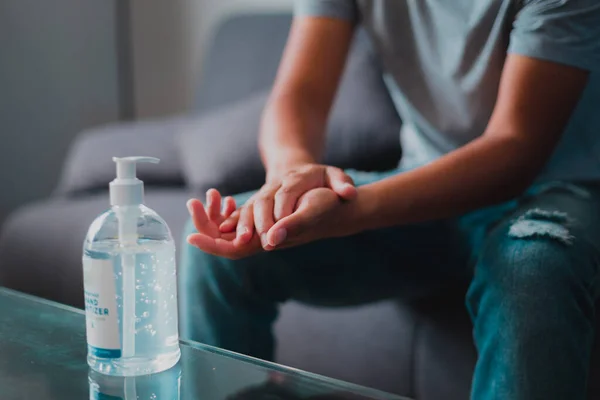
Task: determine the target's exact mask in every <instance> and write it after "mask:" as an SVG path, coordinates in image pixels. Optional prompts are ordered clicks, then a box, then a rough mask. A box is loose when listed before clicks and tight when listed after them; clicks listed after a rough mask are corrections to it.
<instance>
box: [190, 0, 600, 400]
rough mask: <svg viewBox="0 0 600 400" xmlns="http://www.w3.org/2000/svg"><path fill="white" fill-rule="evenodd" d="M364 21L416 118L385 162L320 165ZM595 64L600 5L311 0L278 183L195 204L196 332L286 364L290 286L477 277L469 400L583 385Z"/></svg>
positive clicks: (282, 103)
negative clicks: (283, 336) (281, 326)
mask: <svg viewBox="0 0 600 400" xmlns="http://www.w3.org/2000/svg"><path fill="white" fill-rule="evenodd" d="M358 24H362V25H363V26H364V27H365V28H366V30H367V32H368V33H369V34H370V36H371V39H372V41H373V43H374V45H375V48H376V50H377V52H378V54H379V56H380V58H381V60H382V62H383V64H384V66H385V69H386V71H387V75H386V78H387V79H386V83H387V86H388V89H389V91H390V94H391V97H392V99H393V100H394V102H395V104H396V106H397V109H398V111H399V113H400V115H401V117H402V120H403V122H404V126H403V128H402V132H401V141H402V147H403V154H404V155H403V159H402V161H401V164H400V166H399V167H398V169H396V170H394V171H389V172H387V173H360V174H357V173H355V172H354V171H349V172H345V171H342V170H340V169H338V168H334V167H332V166H327V165H322V164H320V163H319V159H320V156H321V154H322V151H323V146H324V131H325V125H326V121H327V116H328V112H329V109H330V107H331V104H332V100H333V98H334V94H335V92H336V88H337V85H338V81H339V78H340V75H341V73H342V70H343V68H344V63H345V60H346V55H347V53H348V48H349V46H350V43H351V39H352V36H353V32H354V30H355V28H356V26H357V25H358ZM599 67H600V3H599V2H597V0H563V1H556V0H539V1H528V0H526V1H518V2H515V1H511V0H460V1H457V2H450V3H448V2H443V1H438V2H436V1H384V0H381V1H352V0H328V1H322V0H299V1H297V4H296V13H295V18H294V20H293V24H292V27H291V32H290V36H289V39H288V43H287V46H286V49H285V52H284V56H283V59H282V61H281V65H280V68H279V72H278V75H277V79H276V82H275V85H274V88H273V91H272V93H271V97H270V101H269V102H268V105H267V107H266V109H265V111H264V115H263V120H262V127H261V132H260V149H261V154H262V159H263V162H264V165H265V167H266V171H267V176H266V183H265V185H264V186H263V187H262V188H261V189H260V190H259V191H257V192H256V193H248V194H243V195H239V196H237V197H235V199H233V198H229V197H228V198H225V199H222V198H221V195H220V194H219V193H218V192H217V191H215V190H211V191H209V192H208V193H207V198H206V204H202V203H201V202H200V201H198V200H191V201H190V202H189V203H188V207H189V209H190V213H191V215H192V220H191V222H190V225H189V229H188V234H189V236H188V239H187V240H188V242H189V244H191V245H192V246H187V247H186V248H185V250H184V252H183V255H182V268H181V270H180V290H181V293H180V297H181V302H182V309H181V314H182V336H184V337H187V338H190V339H193V340H197V341H201V342H205V343H208V344H211V345H215V346H219V347H223V348H226V349H230V350H233V351H237V352H241V353H245V354H249V355H252V356H255V357H260V358H264V359H271V358H272V357H273V347H274V338H273V334H272V325H273V322H274V321H275V319H276V318H277V310H278V306H279V305H280V304H281V303H283V302H285V301H287V300H290V299H294V300H297V301H301V302H305V303H308V304H314V305H321V306H338V305H355V304H363V303H367V302H372V301H377V300H381V299H386V298H411V297H414V296H423V295H427V294H430V293H434V292H435V291H436V290H439V289H440V288H444V287H447V286H452V285H459V284H461V283H464V282H465V281H468V282H470V288H469V290H468V293H467V307H468V310H469V313H470V315H471V317H472V320H473V323H474V340H475V344H476V346H477V350H478V354H479V358H478V362H477V365H476V368H475V373H474V379H473V383H472V398H473V399H510V400H525V399H527V400H530V399H545V400H551V399H560V400H564V399H571V400H573V399H583V398H585V393H586V380H587V375H588V364H589V361H590V354H591V348H592V343H593V339H594V324H595V320H594V315H595V301H596V300H597V299H598V297H599V294H600V279H599V275H598V271H599V267H600V265H599V262H598V260H599V259H600V187H599V185H598V183H597V182H598V180H599V178H600V135H599V134H600V112H599V109H598V107H600V85H599V81H598V80H597V79H596V78H595V75H594V72H595V71H594V70H595V69H597V68H599ZM373 134H374V135H375V134H376V132H374V133H373Z"/></svg>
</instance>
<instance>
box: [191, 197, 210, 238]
mask: <svg viewBox="0 0 600 400" xmlns="http://www.w3.org/2000/svg"><path fill="white" fill-rule="evenodd" d="M187 208H188V210H189V212H190V215H191V216H192V222H193V223H194V227H195V228H196V230H197V231H198V232H199V233H206V234H212V233H213V232H212V229H211V223H210V221H209V220H208V215H207V214H206V210H205V209H204V206H203V205H202V202H201V201H200V200H198V199H190V200H188V202H187Z"/></svg>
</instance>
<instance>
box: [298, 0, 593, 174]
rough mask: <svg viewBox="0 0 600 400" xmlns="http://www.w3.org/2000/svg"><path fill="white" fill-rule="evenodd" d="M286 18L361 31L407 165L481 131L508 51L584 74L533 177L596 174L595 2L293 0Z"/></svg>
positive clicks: (436, 154)
mask: <svg viewBox="0 0 600 400" xmlns="http://www.w3.org/2000/svg"><path fill="white" fill-rule="evenodd" d="M295 15H296V16H326V17H333V18H342V19H346V20H349V21H352V22H355V23H360V24H361V25H362V26H363V27H364V28H365V29H366V30H367V32H368V33H369V35H370V37H371V39H372V41H373V43H374V45H375V47H376V49H377V51H378V54H379V55H380V57H381V60H382V62H383V65H384V68H385V70H386V76H385V79H386V84H387V86H388V88H389V90H390V94H391V96H392V99H393V100H394V103H395V105H396V108H397V109H398V112H399V113H400V116H401V117H402V120H403V122H404V126H403V129H402V132H401V143H402V148H403V154H404V156H403V160H402V164H403V165H404V166H405V167H407V168H412V167H416V166H418V165H422V164H425V163H428V162H430V161H432V160H435V159H436V158H437V157H439V156H441V155H443V154H445V153H448V152H449V151H452V150H454V149H456V148H458V147H460V146H462V145H464V144H466V143H468V142H469V141H471V140H473V139H474V138H476V137H478V136H480V135H481V134H482V133H483V132H484V130H485V128H486V125H487V123H488V120H489V118H490V116H491V114H492V111H493V107H494V104H495V102H496V96H497V92H498V85H499V82H500V75H501V72H502V68H503V65H504V61H505V58H506V55H507V54H508V53H515V54H521V55H525V56H529V57H533V58H538V59H543V60H549V61H553V62H557V63H562V64H566V65H571V66H575V67H578V68H582V69H585V70H588V71H590V72H591V73H590V80H589V82H588V85H587V87H586V89H585V91H584V93H583V95H582V98H581V100H580V102H579V104H578V105H577V108H576V109H575V111H574V113H573V115H572V117H571V120H570V121H569V124H568V126H567V128H566V130H565V132H564V133H563V136H562V139H561V141H560V143H559V144H558V147H557V149H556V151H555V153H554V155H553V156H552V158H551V160H550V161H549V162H548V164H547V166H546V168H545V170H544V172H543V173H542V176H540V179H544V180H546V179H573V180H576V179H600V76H598V72H600V0H454V1H446V0H418V1H410V0H376V1H373V0H297V1H296V7H295ZM548 84H549V85H552V82H548Z"/></svg>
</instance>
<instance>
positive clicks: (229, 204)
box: [221, 196, 236, 218]
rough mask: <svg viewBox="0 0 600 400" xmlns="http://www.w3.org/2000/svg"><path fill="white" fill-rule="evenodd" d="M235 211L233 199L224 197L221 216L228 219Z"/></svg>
mask: <svg viewBox="0 0 600 400" xmlns="http://www.w3.org/2000/svg"><path fill="white" fill-rule="evenodd" d="M235 209H236V205H235V200H234V198H233V197H231V196H227V197H225V200H223V212H222V214H221V215H222V216H223V218H229V216H230V215H231V214H232V213H233V212H234V211H235Z"/></svg>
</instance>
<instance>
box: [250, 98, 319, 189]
mask: <svg viewBox="0 0 600 400" xmlns="http://www.w3.org/2000/svg"><path fill="white" fill-rule="evenodd" d="M323 114H324V113H323V112H321V113H319V112H318V111H317V110H315V109H314V107H312V106H311V105H310V101H308V99H306V98H303V97H302V95H300V94H294V93H292V94H279V93H273V94H272V96H271V98H270V100H269V102H268V104H267V107H266V108H265V112H264V114H263V118H262V123H261V129H260V136H259V148H260V153H261V158H262V160H263V164H264V166H265V169H266V171H267V179H268V178H269V176H273V175H276V174H277V173H278V172H279V171H283V170H285V169H288V168H290V167H293V166H294V165H297V164H301V163H314V162H317V161H318V160H319V159H320V158H321V156H322V152H323V148H324V143H325V123H326V115H323Z"/></svg>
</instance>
